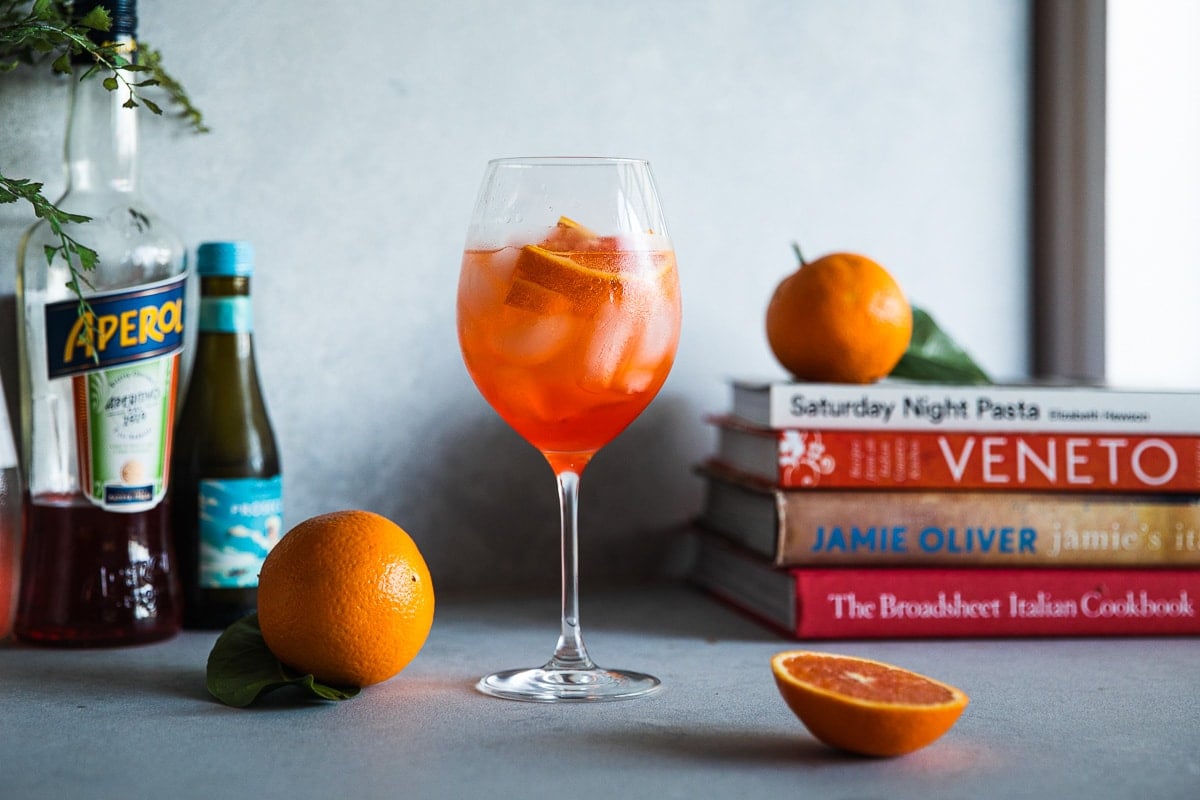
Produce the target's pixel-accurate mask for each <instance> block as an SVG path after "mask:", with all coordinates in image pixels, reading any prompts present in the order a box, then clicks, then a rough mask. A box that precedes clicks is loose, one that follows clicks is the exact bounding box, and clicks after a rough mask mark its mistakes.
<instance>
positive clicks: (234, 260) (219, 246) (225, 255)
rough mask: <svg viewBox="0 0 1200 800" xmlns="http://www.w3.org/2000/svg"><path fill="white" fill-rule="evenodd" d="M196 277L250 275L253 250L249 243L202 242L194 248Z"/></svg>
mask: <svg viewBox="0 0 1200 800" xmlns="http://www.w3.org/2000/svg"><path fill="white" fill-rule="evenodd" d="M196 273H197V274H198V275H201V276H204V275H229V276H237V275H252V274H254V248H253V247H252V246H251V244H250V243H249V242H204V243H203V244H202V245H200V246H199V247H197V248H196Z"/></svg>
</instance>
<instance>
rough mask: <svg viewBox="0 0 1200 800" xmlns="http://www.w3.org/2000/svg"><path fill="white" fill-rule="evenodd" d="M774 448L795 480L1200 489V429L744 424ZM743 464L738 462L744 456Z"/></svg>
mask: <svg viewBox="0 0 1200 800" xmlns="http://www.w3.org/2000/svg"><path fill="white" fill-rule="evenodd" d="M721 435H722V436H729V437H737V436H745V437H756V436H757V437H761V440H760V443H759V444H760V446H763V447H764V448H771V449H773V450H774V456H775V464H776V469H775V471H774V474H771V475H760V476H759V477H762V478H765V479H767V480H772V481H774V482H776V483H777V484H778V485H779V486H781V487H784V488H789V489H818V488H821V489H862V488H870V489H1000V490H1010V489H1023V490H1061V491H1080V492H1142V493H1147V492H1172V493H1200V436H1144V435H1132V436H1118V435H1112V434H1109V435H1105V434H1068V433H1022V434H1009V433H983V432H971V433H932V432H888V431H840V430H839V431H821V430H811V431H809V430H794V429H793V430H784V431H763V432H761V433H759V432H751V431H737V430H734V429H723V430H722V431H721ZM734 466H735V467H736V466H737V465H736V464H735V465H734Z"/></svg>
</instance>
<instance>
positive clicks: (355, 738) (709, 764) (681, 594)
mask: <svg viewBox="0 0 1200 800" xmlns="http://www.w3.org/2000/svg"><path fill="white" fill-rule="evenodd" d="M556 602H557V601H556V599H555V598H518V599H513V598H494V599H489V598H477V599H470V600H468V599H458V600H453V599H451V600H445V601H443V602H442V603H441V604H440V606H439V608H438V611H437V618H436V620H435V622H434V626H433V632H432V633H431V635H430V638H429V641H428V642H427V644H426V645H425V649H424V650H423V651H422V652H421V654H420V655H419V656H418V657H417V659H416V660H415V661H414V662H413V663H412V664H411V665H410V666H409V667H408V669H406V670H405V671H404V672H403V673H402V674H401V675H400V676H398V677H397V678H394V679H393V680H391V681H388V682H386V683H383V684H379V685H377V686H374V687H369V688H367V689H365V690H363V692H362V693H361V694H360V695H359V696H358V697H356V698H354V699H352V700H349V701H345V702H341V703H320V702H308V701H304V700H301V699H298V696H297V695H295V694H291V693H289V692H279V693H276V694H274V695H271V696H269V698H268V701H267V702H266V703H264V704H262V705H260V706H256V707H253V708H251V709H246V710H238V709H233V708H227V707H225V706H222V705H220V704H219V703H217V702H215V701H214V700H212V699H211V698H210V697H209V696H208V695H207V693H206V692H205V689H204V667H205V660H206V658H207V656H208V652H209V649H210V648H211V646H212V643H213V641H214V640H215V638H216V634H215V633H213V634H209V633H185V634H183V635H180V636H178V637H176V638H174V639H172V640H170V641H168V642H165V643H162V644H157V645H151V646H145V647H138V648H129V649H115V650H77V651H72V650H45V649H35V648H29V647H21V646H14V645H11V644H9V645H7V646H4V645H0V681H2V686H0V798H13V799H14V800H17V799H18V798H20V799H22V800H24V799H25V798H29V799H32V798H41V797H46V798H75V797H87V798H130V797H133V798H142V797H170V798H191V797H197V798H199V797H204V798H211V797H220V798H226V797H231V798H232V797H255V798H289V800H298V799H300V798H333V797H344V798H374V797H381V798H382V797H387V798H398V797H405V798H470V797H489V798H508V797H521V798H552V797H553V798H558V799H559V800H576V799H578V798H594V797H637V798H640V797H653V798H672V797H688V798H707V797H756V798H757V797H780V798H782V797H803V798H824V797H829V798H856V800H865V799H866V798H888V800H900V799H901V798H922V800H927V799H928V798H1018V797H1020V798H1075V797H1079V798H1094V799H1095V800H1101V799H1102V798H1197V797H1200V712H1198V711H1197V707H1196V699H1195V697H1196V692H1197V688H1198V687H1200V641H1198V640H1197V639H1195V638H1177V639H1157V638H1156V639H1141V638H1125V639H1061V640H1059V639H1042V640H960V641H886V642H871V641H858V642H815V643H809V644H808V645H807V646H811V647H813V648H814V649H823V650H829V651H834V652H844V653H848V654H854V655H863V656H867V657H871V658H877V659H881V660H884V661H889V662H892V663H895V664H899V665H902V666H905V667H908V668H911V669H915V670H917V671H920V672H925V673H927V674H929V675H931V676H933V677H936V678H939V679H941V680H944V681H946V682H948V683H952V684H955V685H957V686H959V687H960V688H962V689H963V690H964V691H966V692H967V693H968V694H969V695H970V696H971V705H970V706H969V707H968V708H967V710H966V711H965V712H964V714H963V716H962V718H961V719H960V720H959V722H958V724H957V725H955V727H954V728H952V729H951V730H950V732H949V733H947V734H946V735H945V736H944V737H943V738H942V739H940V740H939V741H937V742H935V743H934V744H932V745H930V746H929V747H927V748H925V749H923V750H920V751H918V752H916V753H914V754H911V755H908V756H904V757H901V758H895V759H883V760H880V759H867V758H859V757H854V756H850V755H846V754H842V753H839V752H836V751H833V750H830V749H828V748H826V747H824V746H823V745H821V744H819V743H818V742H816V741H815V740H813V739H812V738H811V737H810V736H809V735H808V733H807V732H806V731H805V730H804V728H803V727H802V726H801V725H800V723H799V721H798V720H796V718H795V717H793V716H792V714H791V712H790V711H789V710H788V709H787V707H786V706H785V705H784V704H783V701H782V700H781V699H780V697H779V695H778V693H777V692H776V690H775V686H774V683H773V681H772V678H771V673H770V666H769V659H770V657H771V655H772V654H774V653H776V652H778V651H780V650H784V649H789V648H792V647H797V646H799V645H798V644H797V643H795V642H792V641H789V640H786V639H783V638H780V637H777V636H775V635H774V634H772V633H770V632H769V631H766V630H765V629H763V628H760V627H759V626H758V625H756V624H755V623H753V622H751V621H749V620H748V619H746V618H745V617H743V616H741V615H739V614H737V613H734V612H732V611H730V610H728V609H727V608H725V607H724V606H721V605H719V604H717V603H716V602H715V601H713V600H711V599H709V598H708V597H707V596H705V595H703V594H700V593H699V592H697V591H696V590H693V589H691V588H688V587H685V586H674V585H672V586H663V587H652V588H644V589H636V590H628V591H623V592H615V591H606V592H593V593H591V594H589V593H588V591H587V590H586V587H585V591H584V595H583V617H582V620H583V625H584V632H585V636H586V639H587V642H588V646H589V648H590V650H591V654H592V656H593V657H594V658H595V659H596V660H597V661H598V662H600V663H601V664H602V665H604V666H612V667H627V668H631V669H640V670H643V671H647V672H651V673H652V674H655V675H657V676H658V677H660V678H662V680H663V683H664V689H663V690H662V691H661V692H660V693H659V694H658V695H655V696H653V697H649V698H643V699H640V700H631V701H623V702H618V703H602V704H595V705H575V704H572V705H557V706H551V705H542V704H530V703H514V702H510V701H503V700H496V699H493V698H489V697H484V696H483V695H480V694H478V693H476V692H475V691H474V689H473V685H474V682H475V680H476V679H477V678H478V677H479V675H480V674H481V673H483V672H485V671H490V670H492V669H497V668H502V667H512V666H529V665H533V664H534V663H540V662H541V661H544V660H545V658H546V657H548V656H549V653H550V649H551V648H552V647H553V644H554V639H555V638H556V636H557V607H556Z"/></svg>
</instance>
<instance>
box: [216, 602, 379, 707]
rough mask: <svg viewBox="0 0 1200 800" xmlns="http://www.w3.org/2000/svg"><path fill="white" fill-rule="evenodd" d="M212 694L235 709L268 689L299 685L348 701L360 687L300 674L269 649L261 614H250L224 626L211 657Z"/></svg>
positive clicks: (326, 697)
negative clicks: (261, 622) (331, 683)
mask: <svg viewBox="0 0 1200 800" xmlns="http://www.w3.org/2000/svg"><path fill="white" fill-rule="evenodd" d="M206 685H207V687H208V691H209V694H211V695H212V696H213V697H215V698H217V699H218V700H220V701H221V702H222V703H225V704H226V705H229V706H234V707H235V708H245V707H246V706H249V705H250V704H251V703H253V702H254V701H256V700H258V699H259V698H260V697H261V696H262V695H264V694H266V693H267V692H272V691H274V690H276V689H279V688H282V687H284V686H296V687H299V688H300V689H302V690H303V691H305V692H307V693H308V694H310V695H312V696H313V697H316V698H319V699H321V700H349V699H350V698H352V697H354V696H355V695H357V694H358V692H359V689H358V687H343V686H329V685H327V684H323V683H321V682H319V681H318V680H317V679H316V678H315V677H314V676H312V675H300V674H298V673H296V672H295V671H294V670H291V669H289V668H288V667H287V666H285V665H284V664H282V663H281V662H280V661H279V659H278V658H276V657H275V655H274V654H273V653H272V652H271V651H270V650H269V649H267V643H266V642H265V641H263V636H262V630H261V629H260V628H259V626H258V615H257V614H250V615H249V616H246V617H243V618H242V619H240V620H238V621H237V622H235V623H233V624H232V625H230V626H229V627H228V628H226V629H225V631H224V633H222V634H221V635H220V636H219V637H218V638H217V642H216V644H214V645H213V649H212V652H211V653H209V656H208V670H207V676H206Z"/></svg>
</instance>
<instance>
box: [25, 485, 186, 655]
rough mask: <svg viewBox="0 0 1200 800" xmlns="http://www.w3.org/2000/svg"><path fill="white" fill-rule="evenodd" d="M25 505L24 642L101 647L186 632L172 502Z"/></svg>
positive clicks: (65, 501)
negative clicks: (146, 506) (127, 507)
mask: <svg viewBox="0 0 1200 800" xmlns="http://www.w3.org/2000/svg"><path fill="white" fill-rule="evenodd" d="M72 499H73V500H74V502H72ZM24 508H25V553H24V558H23V559H22V562H23V568H22V575H23V576H27V577H26V578H25V579H23V580H22V581H21V588H20V601H19V603H18V608H17V619H16V624H15V626H14V633H15V634H16V635H17V636H18V637H19V638H21V639H25V640H26V641H30V642H38V643H42V644H54V645H58V646H60V647H61V646H78V647H92V646H97V647H98V646H109V645H122V644H141V643H145V642H153V641H158V640H161V639H166V638H168V637H170V636H173V635H174V634H175V633H177V632H178V631H179V627H180V603H179V589H178V587H177V585H176V579H175V577H174V573H173V570H172V566H173V565H172V560H173V551H172V545H171V540H170V527H169V526H168V524H167V513H168V512H167V504H166V503H159V505H158V506H156V507H155V508H152V509H150V510H149V511H142V512H139V513H136V514H114V513H111V512H106V511H104V510H102V509H100V508H97V507H96V506H93V505H92V504H91V503H88V502H87V501H86V500H83V499H81V498H63V502H62V503H61V504H55V505H51V504H45V503H40V502H39V503H34V502H32V501H31V500H30V498H29V496H28V495H26V496H25V504H24ZM39 576H56V579H54V580H49V579H45V580H43V579H39Z"/></svg>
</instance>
